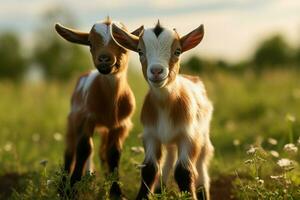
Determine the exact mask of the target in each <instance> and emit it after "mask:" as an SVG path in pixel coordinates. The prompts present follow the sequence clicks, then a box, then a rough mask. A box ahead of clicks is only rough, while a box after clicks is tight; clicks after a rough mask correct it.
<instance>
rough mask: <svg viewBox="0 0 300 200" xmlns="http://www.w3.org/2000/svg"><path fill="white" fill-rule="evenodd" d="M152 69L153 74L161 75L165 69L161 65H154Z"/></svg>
mask: <svg viewBox="0 0 300 200" xmlns="http://www.w3.org/2000/svg"><path fill="white" fill-rule="evenodd" d="M150 71H151V73H152V74H153V75H159V74H161V73H162V72H163V69H162V68H160V67H159V68H158V67H153V68H151V69H150Z"/></svg>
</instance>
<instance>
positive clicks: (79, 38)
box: [55, 24, 89, 45]
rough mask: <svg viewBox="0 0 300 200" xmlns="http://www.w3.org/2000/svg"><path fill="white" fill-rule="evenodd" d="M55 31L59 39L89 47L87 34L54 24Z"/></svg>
mask: <svg viewBox="0 0 300 200" xmlns="http://www.w3.org/2000/svg"><path fill="white" fill-rule="evenodd" d="M55 30H56V32H57V33H58V34H59V35H60V36H61V37H63V38H64V39H66V40H68V41H69V42H73V43H77V44H83V45H89V39H88V38H89V33H84V32H80V31H77V30H73V29H70V28H66V27H64V26H62V25H60V24H55Z"/></svg>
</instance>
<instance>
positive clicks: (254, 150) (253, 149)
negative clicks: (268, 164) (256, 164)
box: [247, 146, 257, 154]
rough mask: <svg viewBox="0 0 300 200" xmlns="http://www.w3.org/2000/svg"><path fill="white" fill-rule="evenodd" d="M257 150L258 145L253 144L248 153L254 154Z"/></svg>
mask: <svg viewBox="0 0 300 200" xmlns="http://www.w3.org/2000/svg"><path fill="white" fill-rule="evenodd" d="M256 151H257V147H253V146H251V147H250V148H249V149H248V150H247V154H254V153H255V152H256Z"/></svg>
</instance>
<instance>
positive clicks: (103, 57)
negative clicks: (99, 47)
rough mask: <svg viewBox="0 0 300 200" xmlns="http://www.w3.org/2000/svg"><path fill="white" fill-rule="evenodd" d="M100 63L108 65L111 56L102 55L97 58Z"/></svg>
mask: <svg viewBox="0 0 300 200" xmlns="http://www.w3.org/2000/svg"><path fill="white" fill-rule="evenodd" d="M98 60H99V62H100V63H108V62H110V61H111V56H109V55H106V54H103V55H100V56H99V57H98Z"/></svg>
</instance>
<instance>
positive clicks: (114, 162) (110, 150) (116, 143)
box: [104, 126, 129, 197]
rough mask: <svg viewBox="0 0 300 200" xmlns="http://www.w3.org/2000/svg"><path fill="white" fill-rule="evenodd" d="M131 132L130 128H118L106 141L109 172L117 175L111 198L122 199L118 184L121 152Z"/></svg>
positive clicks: (114, 129)
mask: <svg viewBox="0 0 300 200" xmlns="http://www.w3.org/2000/svg"><path fill="white" fill-rule="evenodd" d="M128 132H129V128H128V127H127V126H120V127H118V128H113V129H110V130H109V132H108V134H107V136H106V137H107V138H106V141H105V146H106V148H105V152H104V154H105V158H106V159H105V160H106V162H107V164H108V172H109V174H113V173H115V175H116V179H117V180H115V181H113V183H112V186H111V188H110V196H111V197H121V196H122V192H121V188H120V185H119V184H118V179H119V171H118V169H119V162H120V158H121V151H122V146H123V143H124V140H125V139H126V137H127V135H128Z"/></svg>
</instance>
